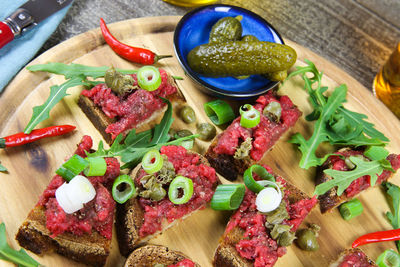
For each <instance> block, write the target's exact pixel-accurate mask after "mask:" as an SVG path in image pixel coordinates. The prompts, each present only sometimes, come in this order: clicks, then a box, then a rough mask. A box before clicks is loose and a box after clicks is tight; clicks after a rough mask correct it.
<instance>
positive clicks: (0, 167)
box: [0, 164, 7, 172]
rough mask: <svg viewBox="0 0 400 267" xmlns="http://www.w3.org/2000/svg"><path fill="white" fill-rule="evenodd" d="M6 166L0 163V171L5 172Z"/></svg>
mask: <svg viewBox="0 0 400 267" xmlns="http://www.w3.org/2000/svg"><path fill="white" fill-rule="evenodd" d="M6 171H7V168H6V167H4V166H3V165H1V164H0V172H6Z"/></svg>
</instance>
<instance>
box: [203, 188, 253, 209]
mask: <svg viewBox="0 0 400 267" xmlns="http://www.w3.org/2000/svg"><path fill="white" fill-rule="evenodd" d="M245 191H246V188H245V186H244V184H221V185H218V186H217V189H216V190H215V193H214V195H213V197H212V199H211V208H212V209H214V210H236V209H237V208H239V206H240V204H241V203H242V201H243V197H244V193H245Z"/></svg>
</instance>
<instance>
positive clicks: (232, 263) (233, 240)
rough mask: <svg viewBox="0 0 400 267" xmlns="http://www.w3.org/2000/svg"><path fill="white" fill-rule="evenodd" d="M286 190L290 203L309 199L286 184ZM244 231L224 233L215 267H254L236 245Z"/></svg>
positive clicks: (238, 228)
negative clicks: (240, 253)
mask: <svg viewBox="0 0 400 267" xmlns="http://www.w3.org/2000/svg"><path fill="white" fill-rule="evenodd" d="M286 190H288V191H289V192H290V194H289V196H288V201H289V203H295V202H298V201H300V200H302V199H307V198H309V197H308V196H307V195H306V194H305V193H304V192H303V191H301V190H300V189H298V188H297V187H295V186H294V185H292V184H290V183H289V182H286ZM243 235H244V230H243V229H241V228H240V227H238V226H236V227H235V228H233V229H232V230H231V231H230V232H228V233H224V235H223V236H222V237H221V239H220V241H219V245H218V248H217V250H216V251H215V255H214V260H213V266H215V267H252V266H253V262H252V261H249V260H247V259H245V258H242V257H241V256H240V255H239V253H238V252H237V251H236V247H235V246H236V244H237V243H238V242H239V241H240V240H241V239H243Z"/></svg>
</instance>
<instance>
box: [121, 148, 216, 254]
mask: <svg viewBox="0 0 400 267" xmlns="http://www.w3.org/2000/svg"><path fill="white" fill-rule="evenodd" d="M190 153H195V154H197V155H199V156H200V161H201V163H202V164H204V165H207V166H210V164H209V163H208V161H207V159H206V158H204V157H203V156H202V155H200V154H198V153H196V152H190ZM140 168H141V165H138V166H137V167H136V168H135V169H134V170H133V171H132V173H131V177H135V176H136V175H137V174H138V173H139V169H140ZM214 187H216V185H215V186H214ZM214 190H215V188H214ZM200 208H201V207H200ZM200 208H199V209H200ZM197 210H198V209H197ZM197 210H194V211H192V212H190V213H188V214H186V215H184V216H183V217H182V218H180V219H176V220H174V221H173V222H172V223H167V222H166V220H164V221H163V223H162V227H161V228H162V229H161V231H158V232H156V233H154V234H153V235H149V236H146V237H145V238H141V237H140V236H139V230H140V228H141V227H142V225H143V222H144V213H145V211H144V210H143V208H142V207H141V206H140V204H139V200H138V198H137V197H135V198H131V199H129V200H128V201H127V202H125V203H124V204H123V205H120V204H117V208H116V221H115V226H116V230H117V239H118V245H119V250H120V253H121V255H123V256H125V257H127V256H128V255H129V254H130V253H131V252H132V251H133V250H134V249H135V248H136V247H138V246H139V245H141V244H143V243H144V242H147V241H148V240H150V239H151V238H153V237H154V236H156V235H158V234H161V233H162V232H163V231H165V230H166V229H168V228H170V227H172V226H174V225H175V224H177V223H179V221H181V220H184V219H185V218H187V217H189V216H190V215H191V214H193V213H194V212H196V211H197Z"/></svg>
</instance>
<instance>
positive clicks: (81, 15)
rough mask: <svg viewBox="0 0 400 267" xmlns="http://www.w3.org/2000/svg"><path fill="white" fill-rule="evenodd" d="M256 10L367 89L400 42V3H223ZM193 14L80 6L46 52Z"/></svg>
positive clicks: (95, 3) (136, 2)
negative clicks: (137, 21)
mask: <svg viewBox="0 0 400 267" xmlns="http://www.w3.org/2000/svg"><path fill="white" fill-rule="evenodd" d="M219 2H220V3H223V4H232V5H236V6H241V7H244V8H247V9H249V10H252V11H254V12H256V13H257V14H259V15H260V16H262V17H264V18H265V19H266V20H268V21H269V22H270V23H271V24H272V25H273V26H274V27H275V28H276V29H277V30H278V31H279V32H280V33H281V35H282V36H283V37H284V38H287V39H289V40H292V41H295V42H296V43H298V44H300V45H302V46H304V47H306V48H308V49H310V50H311V51H313V52H315V53H317V54H318V55H320V56H322V57H324V58H326V59H327V60H329V61H330V62H332V63H334V64H336V65H337V66H339V67H340V68H341V69H343V70H344V71H346V72H347V73H349V74H350V75H351V76H353V77H354V78H355V79H356V80H358V81H359V82H360V83H361V84H363V85H364V86H365V87H366V88H368V89H371V85H372V81H373V79H374V76H375V73H376V72H377V71H378V70H379V67H380V66H381V65H382V63H383V62H384V61H385V59H386V58H387V57H388V56H389V54H390V53H391V51H392V50H393V49H394V47H395V45H396V43H397V42H399V41H400V1H399V0H336V1H332V0H317V1H316V0H302V1H298V0H267V1H265V0H262V1H260V0H220V1H219ZM189 10H190V8H182V7H176V6H173V5H170V4H167V3H165V2H163V1H161V0H113V1H107V0H85V1H83V0H81V1H79V0H76V1H75V2H74V3H73V5H72V7H71V9H70V10H69V12H68V14H67V15H66V17H65V18H64V20H63V21H62V23H61V24H60V26H59V27H58V29H57V31H56V32H55V33H54V34H53V35H52V37H51V38H50V39H49V41H48V42H47V43H46V44H45V45H44V47H43V49H42V50H41V52H44V51H45V50H47V49H49V48H50V47H52V46H54V45H56V44H58V43H59V42H61V41H64V40H66V39H68V38H70V37H72V36H75V35H77V34H80V33H82V32H86V31H88V30H90V29H93V28H97V27H99V18H100V17H103V18H104V20H105V21H106V22H107V23H111V22H117V21H121V20H126V19H131V18H138V17H147V16H166V15H184V14H185V13H186V12H187V11H189Z"/></svg>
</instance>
